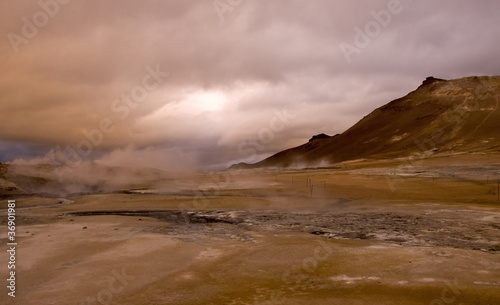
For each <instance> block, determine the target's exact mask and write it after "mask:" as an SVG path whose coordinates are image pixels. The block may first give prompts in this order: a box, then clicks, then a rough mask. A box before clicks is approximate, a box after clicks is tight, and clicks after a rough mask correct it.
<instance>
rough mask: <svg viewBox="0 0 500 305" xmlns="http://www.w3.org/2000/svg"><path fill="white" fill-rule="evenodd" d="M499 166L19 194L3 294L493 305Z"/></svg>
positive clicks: (238, 175)
mask: <svg viewBox="0 0 500 305" xmlns="http://www.w3.org/2000/svg"><path fill="white" fill-rule="evenodd" d="M499 169H500V167H499V166H495V165H488V166H480V165H453V166H451V165H450V166H448V165H446V164H445V163H443V162H436V164H432V163H430V164H427V165H426V166H425V167H424V166H422V167H416V166H411V167H406V168H404V167H401V166H398V167H395V166H394V164H392V165H391V164H385V163H384V164H380V165H379V166H375V167H371V168H370V169H366V168H364V167H363V166H356V164H352V165H350V167H349V168H342V169H322V170H308V171H286V172H283V171H281V172H272V171H268V172H232V173H230V174H227V173H225V174H221V175H219V176H215V177H214V176H208V175H201V174H200V175H193V176H191V177H186V176H184V177H182V181H181V180H179V181H177V182H176V183H177V186H178V190H177V191H175V192H163V193H162V192H156V191H155V190H151V189H149V190H144V191H143V190H135V191H132V192H126V193H124V192H122V193H111V194H96V195H86V196H80V197H72V198H66V199H68V200H71V201H65V200H62V199H58V198H37V197H24V198H17V199H16V201H17V205H18V209H17V234H18V253H17V255H18V256H17V268H18V270H17V274H18V280H17V285H18V287H17V297H16V298H15V299H11V298H8V297H7V289H6V288H5V287H4V288H2V291H3V292H2V296H1V297H0V299H1V300H5V301H2V302H1V303H2V304H26V305H29V304H37V305H41V304H101V303H102V304H214V305H215V304H234V305H236V304H433V305H434V304H457V305H458V304H483V305H484V304H492V305H493V304H495V305H497V304H500V202H498V201H497V182H496V181H497V180H498V178H500V177H499V173H500V171H499ZM311 185H312V187H311ZM311 188H312V196H311ZM5 203H6V200H5ZM3 206H4V205H2V207H3ZM5 214H6V213H5V210H2V211H1V217H2V225H1V228H0V230H1V232H0V233H1V236H2V238H3V239H2V240H1V241H2V244H4V245H5V243H6V242H7V240H6V238H5V236H6V229H7V228H6V224H5V220H6V217H5ZM0 261H2V262H6V261H7V254H6V252H5V251H2V253H1V254H0ZM3 269H4V270H5V268H3ZM2 274H4V276H5V277H6V274H5V272H3V273H2ZM4 286H5V285H4Z"/></svg>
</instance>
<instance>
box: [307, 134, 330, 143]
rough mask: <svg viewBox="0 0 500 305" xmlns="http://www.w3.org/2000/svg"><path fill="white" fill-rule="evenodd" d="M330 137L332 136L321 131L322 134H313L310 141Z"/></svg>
mask: <svg viewBox="0 0 500 305" xmlns="http://www.w3.org/2000/svg"><path fill="white" fill-rule="evenodd" d="M329 138H331V136H329V135H327V134H324V133H320V134H317V135H315V136H313V137H312V138H310V139H309V142H311V141H314V140H320V139H329Z"/></svg>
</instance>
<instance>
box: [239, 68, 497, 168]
mask: <svg viewBox="0 0 500 305" xmlns="http://www.w3.org/2000/svg"><path fill="white" fill-rule="evenodd" d="M499 97H500V76H481V77H477V76H474V77H465V78H460V79H454V80H444V79H438V78H434V77H428V78H427V79H426V80H424V81H423V83H422V84H421V85H420V86H419V87H418V88H417V89H416V90H415V91H413V92H410V93H409V94H408V95H406V96H405V97H402V98H399V99H396V100H394V101H392V102H390V103H388V104H386V105H384V106H382V107H380V108H377V109H375V110H374V111H373V112H371V113H370V114H369V115H367V116H365V117H364V118H363V119H361V120H360V121H359V122H358V123H356V124H355V125H354V126H352V127H351V128H349V129H348V130H346V131H345V132H343V133H342V134H338V135H335V136H332V137H330V136H327V135H325V134H321V135H317V136H314V137H312V138H311V140H310V141H309V142H308V143H305V144H303V145H300V146H297V147H294V148H290V149H287V150H284V151H281V152H279V153H277V154H275V155H273V156H271V157H269V158H267V159H265V160H262V161H260V162H258V163H255V164H245V163H240V164H235V165H233V166H232V167H231V168H233V169H234V168H260V167H280V168H286V167H315V166H328V165H331V164H335V163H339V162H343V161H348V160H355V159H392V158H398V157H407V156H411V155H418V156H419V157H422V156H426V157H427V156H430V155H432V154H437V153H439V154H446V153H460V152H477V151H500V135H499V131H500V111H499V110H498V108H499V107H498V106H499Z"/></svg>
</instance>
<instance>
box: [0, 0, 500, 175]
mask: <svg viewBox="0 0 500 305" xmlns="http://www.w3.org/2000/svg"><path fill="white" fill-rule="evenodd" d="M40 3H42V4H43V5H41V4H40ZM40 3H37V2H24V1H22V2H19V1H18V2H15V1H12V2H7V3H5V4H4V5H3V11H4V15H5V18H2V19H1V20H0V28H1V29H2V32H1V35H2V37H4V38H3V39H2V41H1V43H0V55H1V57H2V63H1V66H2V71H3V72H4V73H2V74H1V75H0V96H1V98H2V102H1V104H0V116H1V117H0V130H1V133H0V140H3V141H4V142H0V151H2V155H3V156H7V155H8V156H9V157H10V158H12V159H14V158H13V157H12V156H13V155H16V154H18V156H17V157H23V156H30V157H32V156H33V155H39V156H40V159H37V160H36V161H37V162H40V160H42V161H43V162H50V160H51V158H52V159H53V158H54V156H59V157H58V158H56V159H57V160H59V161H61V159H62V161H61V162H63V161H64V160H63V159H64V151H65V148H66V147H71V148H72V149H73V150H77V146H78V144H79V143H81V142H82V141H90V140H87V137H86V136H85V135H84V133H82V132H83V131H86V132H87V134H89V133H90V134H93V135H94V136H95V137H97V134H96V133H92V131H96V130H99V132H101V133H102V139H98V137H97V138H94V140H95V143H97V144H92V147H91V149H92V154H91V155H89V156H86V158H90V159H92V158H98V159H101V161H103V162H107V163H116V162H123V163H127V162H128V161H133V160H138V159H140V158H141V157H140V156H142V160H143V161H141V162H139V163H140V165H144V164H145V163H147V162H146V161H147V160H151V163H152V164H150V165H151V166H155V165H156V164H159V165H158V166H162V167H164V168H169V167H171V166H173V164H179V163H181V164H182V163H183V162H184V163H185V164H188V165H189V167H190V168H194V167H197V166H210V165H214V164H219V165H223V164H225V163H227V162H229V161H231V160H238V161H240V160H247V161H252V160H253V161H257V160H254V159H257V158H259V157H263V156H266V155H269V154H270V153H273V152H276V151H279V150H282V149H285V148H288V147H290V146H294V145H298V144H301V143H303V142H305V141H307V139H309V137H310V136H311V135H313V134H316V133H320V132H325V133H329V134H334V133H339V132H342V131H344V130H345V129H346V128H348V127H349V126H350V125H352V124H353V123H355V122H356V121H357V120H359V119H360V118H361V117H363V116H364V115H366V114H367V113H368V112H370V111H371V110H373V109H374V108H376V107H378V106H381V105H383V104H385V103H387V102H389V101H390V100H392V99H395V98H398V97H400V96H402V95H404V94H406V93H408V92H409V91H410V90H413V89H415V88H416V87H417V86H418V85H419V84H420V82H421V81H422V80H423V79H424V78H425V77H426V76H429V75H434V76H436V77H444V78H457V77H462V76H467V75H491V74H498V71H499V68H500V64H499V62H498V60H497V50H499V47H500V42H499V39H498V37H500V36H499V35H498V28H499V21H498V18H497V17H496V15H495V14H496V13H497V12H498V11H499V9H500V3H498V1H493V0H492V1H481V2H477V1H476V2H474V1H465V0H462V1H439V2H436V1H409V0H401V1H396V0H387V1H326V0H325V1H314V2H307V3H306V2H304V1H264V0H261V1H250V0H248V1H241V2H237V1H232V2H230V3H232V5H231V4H228V3H229V2H227V1H225V0H220V1H218V2H215V1H214V2H212V1H185V0H183V1H180V0H179V1H141V2H139V1H77V0H73V1H62V0H61V1H59V2H57V1H56V0H45V1H43V0H42V1H41V2H40ZM214 3H218V5H219V6H218V7H214ZM220 3H222V4H224V5H223V6H220V5H221V4H220ZM238 3H239V4H238ZM228 5H229V6H228ZM390 7H397V8H398V13H397V14H396V13H389V15H386V14H385V15H384V12H387V11H390V9H389V8H390ZM45 11H47V12H48V13H50V15H53V16H51V17H48V18H47V20H44V19H43V14H44V12H45ZM48 13H47V14H46V15H47V16H48V15H49V14H48ZM375 15H377V16H386V18H389V19H385V21H386V22H387V24H382V25H380V22H379V21H377V19H376V18H375V17H374V16H375ZM387 16H388V17H387ZM34 18H35V20H34ZM373 22H379V27H380V29H379V31H378V32H376V33H375V34H376V35H373V37H368V38H369V39H368V41H365V43H364V45H363V46H362V47H359V46H356V39H358V41H359V39H360V38H359V37H356V35H359V34H357V33H358V32H357V30H356V29H359V31H361V32H363V33H364V34H365V35H366V29H367V25H369V24H371V25H372V26H373ZM27 23H28V25H27ZM37 23H38V24H39V25H43V26H37V25H36V24H37ZM382 23H383V22H382ZM33 27H34V29H33ZM23 30H24V31H23ZM30 30H31V32H30ZM372 30H377V28H372ZM34 32H35V34H33V33H34ZM26 34H29V35H26ZM27 36H30V37H27ZM365 38H366V37H365ZM343 43H344V44H349V45H351V46H353V47H354V48H357V50H358V51H357V52H356V53H353V54H351V56H350V63H349V62H348V60H346V56H345V54H344V53H345V52H344V53H343V51H342V49H341V48H340V45H341V44H343ZM16 51H18V52H17V53H16ZM151 70H155V71H157V73H166V72H168V77H164V78H163V79H161V81H156V82H155V77H154V76H151ZM148 75H150V77H149V78H148V79H147V81H146V82H145V81H144V79H145V78H147V77H148ZM139 93H142V95H140V94H139ZM134 94H135V97H136V98H135V99H134V98H132V100H130V99H129V100H127V99H126V96H127V95H128V96H130V95H134ZM283 111H288V113H290V114H291V115H294V116H293V119H289V120H288V121H287V122H285V123H284V124H283V125H282V126H281V125H280V126H278V125H276V124H277V123H276V122H275V125H276V126H271V125H270V124H272V122H273V120H275V118H276V116H277V114H276V112H281V113H283ZM103 120H104V125H103V126H104V127H108V132H103V131H102V128H101V127H102V125H101V124H103V123H102V122H103ZM282 123H283V122H282ZM110 124H111V125H112V128H111V127H110V126H109V125H110ZM273 127H274V128H273ZM278 127H279V128H278ZM281 127H283V128H281ZM104 129H106V128H104ZM269 130H270V131H271V132H272V134H270V133H269ZM97 140H99V141H97ZM5 143H23V144H22V147H30V148H31V149H32V151H30V153H29V154H27V153H25V151H26V149H23V150H21V149H17V150H15V151H14V150H11V149H10V148H11V147H14V146H12V145H13V144H9V145H10V146H9V145H6V144H5ZM30 145H31V146H30ZM8 151H10V153H8ZM23 151H24V152H23ZM47 151H51V153H50V154H48V155H46V156H44V155H45V153H46V152H47ZM35 152H36V153H35ZM4 158H5V157H4ZM113 160H114V161H113ZM117 160H119V161H117ZM127 160H128V161H127ZM162 160H163V161H162Z"/></svg>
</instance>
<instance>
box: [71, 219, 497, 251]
mask: <svg viewBox="0 0 500 305" xmlns="http://www.w3.org/2000/svg"><path fill="white" fill-rule="evenodd" d="M65 215H66V216H98V215H118V216H134V217H150V218H154V219H158V220H160V221H165V222H168V223H169V225H166V226H165V227H163V228H159V229H158V228H156V229H155V230H156V232H159V233H165V234H173V235H175V234H184V233H193V232H195V233H199V234H207V235H214V236H226V237H227V236H237V237H238V238H239V239H242V240H249V239H251V238H250V237H249V236H250V235H251V233H252V232H259V231H267V232H269V231H271V232H272V231H301V232H307V233H310V234H314V235H319V236H323V237H326V238H329V239H362V240H376V241H381V242H386V243H395V244H398V245H401V246H412V247H432V246H438V247H451V248H461V249H472V250H482V251H484V252H490V253H497V252H499V251H500V247H499V241H500V229H498V227H497V226H494V225H492V224H491V223H488V222H482V221H478V220H477V218H467V215H463V214H459V213H458V212H449V213H448V214H447V215H446V216H443V215H437V214H426V213H421V214H418V215H415V213H413V214H403V213H392V212H386V213H381V212H377V213H370V212H363V213H344V214H325V213H322V214H318V213H308V214H295V213H286V212H278V211H238V210H236V211H235V210H211V211H186V210H142V211H141V210H139V211H129V210H115V211H86V212H74V213H68V214H65ZM200 224H203V225H204V226H199V225H200ZM240 237H241V238H240Z"/></svg>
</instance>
